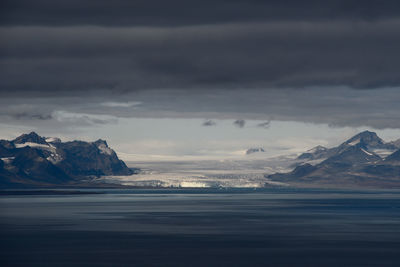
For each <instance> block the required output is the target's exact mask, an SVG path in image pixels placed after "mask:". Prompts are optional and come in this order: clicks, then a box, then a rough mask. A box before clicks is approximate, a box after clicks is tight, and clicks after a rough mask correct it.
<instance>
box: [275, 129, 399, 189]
mask: <svg viewBox="0 0 400 267" xmlns="http://www.w3.org/2000/svg"><path fill="white" fill-rule="evenodd" d="M376 151H388V152H389V153H388V154H389V156H386V155H385V157H382V156H381V155H379V153H377V152H376ZM307 153H309V154H310V156H308V154H307ZM317 157H322V158H324V157H325V159H324V160H322V161H321V162H319V163H317V164H315V165H312V164H310V163H307V162H306V163H305V164H302V165H299V166H297V167H296V168H295V169H294V170H293V171H292V172H290V173H277V174H273V175H269V176H267V177H268V179H272V180H274V181H280V182H282V181H283V182H289V181H290V182H292V183H294V184H296V183H306V184H317V185H321V184H323V185H327V184H329V185H333V186H340V185H341V186H344V185H367V186H384V187H387V186H397V187H400V179H399V178H400V148H398V147H396V145H395V144H394V143H393V142H390V143H386V142H384V141H383V140H382V139H381V138H379V137H378V136H377V135H376V133H374V132H369V131H365V132H362V133H359V134H357V135H355V136H353V137H352V138H350V139H349V140H347V141H345V142H344V143H342V144H341V145H339V146H337V147H334V148H330V149H324V148H319V149H314V150H313V151H308V152H306V153H303V154H302V155H300V156H299V157H298V159H315V158H317ZM382 178H385V180H382Z"/></svg>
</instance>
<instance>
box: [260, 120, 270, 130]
mask: <svg viewBox="0 0 400 267" xmlns="http://www.w3.org/2000/svg"><path fill="white" fill-rule="evenodd" d="M270 126H271V121H266V122H262V123H259V124H257V127H260V128H264V129H269V127H270Z"/></svg>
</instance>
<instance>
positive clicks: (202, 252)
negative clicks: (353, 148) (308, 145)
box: [0, 189, 400, 266]
mask: <svg viewBox="0 0 400 267" xmlns="http://www.w3.org/2000/svg"><path fill="white" fill-rule="evenodd" d="M91 192H93V191H91ZM102 193H104V194H90V195H89V194H87V195H85V194H82V195H79V194H71V195H65V194H64V195H62V194H56V193H55V194H54V195H53V194H52V193H51V194H46V195H2V196H0V265H1V266H400V192H398V191H327V190H294V189H265V190H202V191H199V190H103V191H102Z"/></svg>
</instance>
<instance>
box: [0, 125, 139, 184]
mask: <svg viewBox="0 0 400 267" xmlns="http://www.w3.org/2000/svg"><path fill="white" fill-rule="evenodd" d="M46 140H47V138H45V137H42V136H39V135H38V134H37V133H35V132H31V133H29V134H22V135H21V136H19V137H17V138H15V139H14V140H11V141H8V140H1V141H0V187H2V186H3V187H4V186H5V187H7V186H12V185H14V186H43V185H66V184H73V183H75V184H79V183H80V182H82V181H84V180H85V181H87V180H90V179H89V178H90V177H99V176H103V175H131V174H133V171H132V170H131V169H129V168H128V167H127V166H126V164H125V163H124V162H123V161H122V160H120V159H119V158H118V156H117V154H116V153H115V151H114V150H112V149H111V148H110V147H109V146H108V144H107V142H106V141H105V140H101V139H99V140H97V141H94V142H85V141H78V140H75V141H70V142H61V140H60V139H59V138H51V139H50V140H49V141H51V142H47V141H46Z"/></svg>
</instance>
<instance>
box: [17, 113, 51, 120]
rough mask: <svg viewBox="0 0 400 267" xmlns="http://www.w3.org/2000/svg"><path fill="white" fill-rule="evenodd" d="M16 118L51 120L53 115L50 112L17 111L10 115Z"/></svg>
mask: <svg viewBox="0 0 400 267" xmlns="http://www.w3.org/2000/svg"><path fill="white" fill-rule="evenodd" d="M12 117H13V118H15V119H16V120H51V119H53V116H52V115H51V114H38V113H36V114H35V113H33V114H29V113H27V112H22V113H17V114H14V115H12Z"/></svg>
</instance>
